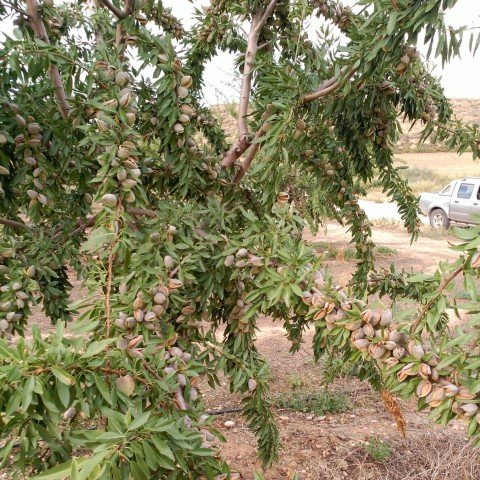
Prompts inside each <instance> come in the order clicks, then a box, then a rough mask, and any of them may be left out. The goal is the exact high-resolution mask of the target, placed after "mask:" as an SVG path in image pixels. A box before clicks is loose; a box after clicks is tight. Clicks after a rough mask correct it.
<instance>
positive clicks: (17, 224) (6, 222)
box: [0, 218, 33, 233]
mask: <svg viewBox="0 0 480 480" xmlns="http://www.w3.org/2000/svg"><path fill="white" fill-rule="evenodd" d="M0 224H1V225H6V226H7V227H11V228H15V229H17V230H25V231H26V232H30V233H32V232H33V230H32V229H31V228H30V227H29V226H28V225H25V224H24V223H20V222H16V221H15V220H9V219H8V218H0Z"/></svg>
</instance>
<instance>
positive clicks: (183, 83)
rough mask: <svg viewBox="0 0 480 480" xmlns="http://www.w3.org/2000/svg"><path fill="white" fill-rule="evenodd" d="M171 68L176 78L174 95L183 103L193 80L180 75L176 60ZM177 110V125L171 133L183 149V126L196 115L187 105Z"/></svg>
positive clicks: (187, 76)
mask: <svg viewBox="0 0 480 480" xmlns="http://www.w3.org/2000/svg"><path fill="white" fill-rule="evenodd" d="M172 67H173V70H174V72H175V74H176V77H177V87H176V94H177V97H178V99H179V100H180V101H182V102H183V101H184V100H186V99H187V98H188V95H189V89H190V88H191V87H192V85H193V78H192V77H191V76H190V75H184V74H183V73H182V71H181V63H180V61H179V60H178V59H177V60H175V61H174V62H173V63H172ZM179 110H180V111H179V115H178V118H177V123H175V125H174V126H173V131H174V132H175V134H176V135H178V136H179V139H178V140H177V144H178V146H179V147H183V146H184V145H185V138H184V137H183V134H184V133H185V126H186V125H188V124H189V123H190V120H191V118H192V117H195V116H196V114H197V113H196V111H195V109H194V108H193V107H192V106H191V105H189V104H187V103H185V104H182V105H181V106H180V109H179Z"/></svg>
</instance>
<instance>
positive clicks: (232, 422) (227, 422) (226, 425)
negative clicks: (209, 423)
mask: <svg viewBox="0 0 480 480" xmlns="http://www.w3.org/2000/svg"><path fill="white" fill-rule="evenodd" d="M223 425H224V426H225V427H227V428H232V427H234V426H235V422H234V421H233V420H227V421H226V422H225V423H224V424H223Z"/></svg>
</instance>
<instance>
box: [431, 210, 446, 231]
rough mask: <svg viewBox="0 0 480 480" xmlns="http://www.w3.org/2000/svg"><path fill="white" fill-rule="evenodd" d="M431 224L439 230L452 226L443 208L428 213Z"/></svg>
mask: <svg viewBox="0 0 480 480" xmlns="http://www.w3.org/2000/svg"><path fill="white" fill-rule="evenodd" d="M428 217H429V218H430V226H431V227H432V228H435V229H437V230H446V229H447V228H448V227H449V226H450V219H449V218H448V217H447V215H446V214H445V212H444V211H443V210H442V209H441V208H437V209H436V210H432V211H431V212H430V214H429V215H428Z"/></svg>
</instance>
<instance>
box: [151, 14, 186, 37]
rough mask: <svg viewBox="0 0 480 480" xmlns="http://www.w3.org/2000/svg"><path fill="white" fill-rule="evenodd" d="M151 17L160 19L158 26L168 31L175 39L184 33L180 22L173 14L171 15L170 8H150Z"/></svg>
mask: <svg viewBox="0 0 480 480" xmlns="http://www.w3.org/2000/svg"><path fill="white" fill-rule="evenodd" d="M151 13H152V17H155V18H159V19H160V26H161V27H162V28H163V29H164V30H165V31H167V32H169V33H170V34H171V35H172V37H173V38H176V39H177V40H178V39H180V38H182V37H183V36H184V35H185V30H184V28H183V26H182V24H181V23H180V22H179V20H178V19H177V18H175V16H174V15H172V9H171V8H166V7H162V8H161V9H160V10H158V9H157V8H156V7H154V8H152V11H151Z"/></svg>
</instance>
